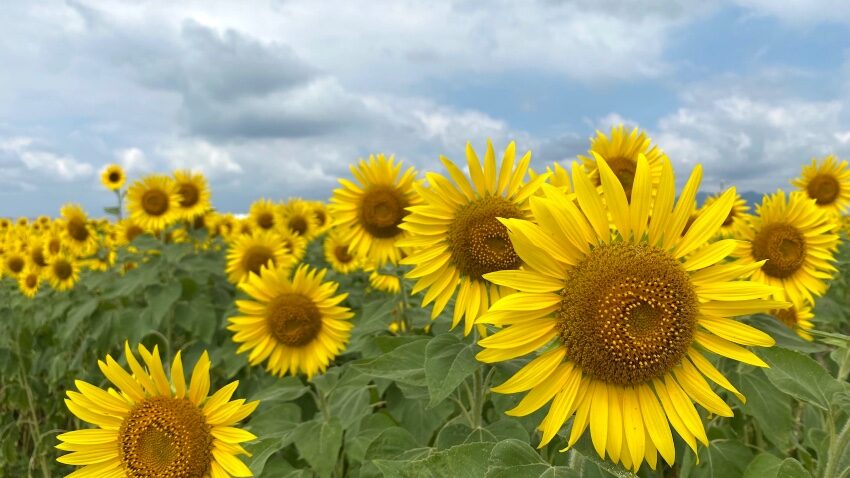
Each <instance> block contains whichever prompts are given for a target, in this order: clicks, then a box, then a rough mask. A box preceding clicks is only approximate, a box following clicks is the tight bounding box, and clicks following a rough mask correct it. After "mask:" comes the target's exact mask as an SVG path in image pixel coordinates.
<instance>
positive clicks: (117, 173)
mask: <svg viewBox="0 0 850 478" xmlns="http://www.w3.org/2000/svg"><path fill="white" fill-rule="evenodd" d="M125 181H127V174H125V173H124V168H122V167H121V166H119V165H117V164H109V165H107V166H106V167H105V168H103V171H102V172H101V173H100V184H103V187H105V188H106V189H109V190H110V191H117V190H119V189H121V187H122V186H124V182H125Z"/></svg>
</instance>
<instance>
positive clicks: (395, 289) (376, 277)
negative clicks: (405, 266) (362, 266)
mask: <svg viewBox="0 0 850 478" xmlns="http://www.w3.org/2000/svg"><path fill="white" fill-rule="evenodd" d="M368 272H369V285H371V286H372V288H373V289H376V290H380V291H382V292H388V293H390V294H398V293H399V292H401V281H400V280H399V278H398V276H397V275H393V274H383V273H381V272H380V271H378V270H376V269H370V270H368Z"/></svg>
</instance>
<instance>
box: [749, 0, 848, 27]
mask: <svg viewBox="0 0 850 478" xmlns="http://www.w3.org/2000/svg"><path fill="white" fill-rule="evenodd" d="M733 3H736V4H738V5H740V6H742V7H745V8H748V9H750V10H751V11H752V12H753V13H754V14H756V15H761V16H772V17H776V18H779V19H780V20H782V21H783V22H785V23H788V24H793V25H799V26H804V25H805V26H809V25H812V24H814V23H819V22H830V23H831V22H843V23H847V22H850V3H848V2H847V1H845V0H781V1H777V0H733Z"/></svg>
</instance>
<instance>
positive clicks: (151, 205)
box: [142, 189, 168, 216]
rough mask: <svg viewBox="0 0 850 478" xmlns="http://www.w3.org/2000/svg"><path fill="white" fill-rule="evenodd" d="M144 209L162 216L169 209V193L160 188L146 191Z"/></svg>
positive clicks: (143, 196) (143, 201) (143, 198)
mask: <svg viewBox="0 0 850 478" xmlns="http://www.w3.org/2000/svg"><path fill="white" fill-rule="evenodd" d="M142 209H144V210H145V212H146V213H148V214H150V215H151V216H162V215H163V214H165V213H166V211H168V194H166V193H165V191H162V190H159V189H151V190H149V191H145V193H144V194H143V195H142Z"/></svg>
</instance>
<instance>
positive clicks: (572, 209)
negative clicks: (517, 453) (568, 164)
mask: <svg viewBox="0 0 850 478" xmlns="http://www.w3.org/2000/svg"><path fill="white" fill-rule="evenodd" d="M572 173H573V180H574V187H575V190H576V199H577V201H575V202H574V201H573V199H572V198H568V197H567V196H566V195H565V194H563V193H562V192H560V191H559V190H557V189H556V188H554V187H551V186H549V185H544V188H545V191H546V196H545V197H532V198H531V200H530V202H531V209H532V212H533V214H534V219H535V220H536V222H537V224H535V223H533V222H531V221H528V220H524V219H516V218H514V219H502V222H503V223H504V224H505V225H506V226H507V229H508V235H509V237H510V240H511V243H512V244H513V246H514V248H515V250H516V254H517V255H518V256H519V257H520V258H521V259H522V261H523V262H524V263H525V266H524V268H523V269H522V270H507V271H499V272H493V273H490V274H487V275H485V278H486V279H488V280H490V281H491V282H493V283H495V284H499V285H502V286H505V287H511V288H514V289H517V290H518V291H519V292H518V293H515V294H512V295H508V296H506V297H503V298H502V299H501V300H499V301H498V302H496V303H495V304H493V305H492V306H491V307H490V310H489V312H487V313H486V314H484V315H483V316H481V317H480V318H479V322H480V323H483V324H490V325H495V326H499V327H502V328H500V329H498V330H494V332H495V333H494V334H493V335H491V336H489V337H487V338H484V339H482V340H480V342H479V345H481V346H482V347H484V350H483V351H481V352H480V353H478V355H477V358H478V359H479V360H481V361H484V362H488V363H492V362H499V361H505V360H511V359H514V358H516V357H519V356H522V355H526V354H529V353H533V352H534V351H540V352H541V353H540V354H539V355H537V356H536V357H535V358H534V359H533V360H532V361H531V362H529V363H528V364H527V365H525V366H524V367H523V368H521V369H520V370H519V371H518V372H517V373H516V374H514V376H513V377H511V378H510V379H509V380H508V381H506V382H505V383H503V384H502V385H500V386H498V387H495V388H494V389H493V390H494V391H495V392H498V393H518V392H526V391H527V392H528V393H527V394H526V395H525V397H524V398H523V399H522V400H521V401H520V402H519V404H518V405H517V406H516V407H514V408H513V409H511V410H509V411H508V412H507V413H508V414H510V415H520V416H522V415H528V414H530V413H533V412H535V411H536V410H538V409H540V408H541V407H543V406H544V405H546V404H547V403H549V402H550V401H551V405H550V406H549V410H548V413H547V414H546V417H545V418H544V419H543V421H542V423H541V425H540V429H541V430H542V438H541V441H540V446H543V445H546V444H547V443H549V441H551V440H552V438H553V437H554V436H555V435H556V434H557V433H558V431H559V430H560V429H561V427H562V426H563V424H564V423H565V422H566V421H567V419H568V418H569V417H570V416H572V415H575V418H574V420H573V421H572V427H571V430H570V433H569V438H568V441H567V446H568V447H570V446H572V445H573V444H575V443H576V441H577V440H578V439H579V437H581V435H582V434H583V433H584V431H585V430H586V428H587V427H588V425H589V427H590V436H591V441H592V443H593V446H594V448H595V449H596V451H597V453H598V454H599V455H600V456H602V457H604V456H605V455H607V456H608V457H609V458H610V459H611V460H612V461H614V462H621V463H622V464H623V465H624V466H625V467H626V468H630V469H633V470H637V469H638V468H639V467H640V465H641V463H642V462H643V461H644V459H645V460H646V461H647V462H648V463H649V465H650V466H651V467H652V468H654V467H655V465H656V461H657V455H658V454H659V453H660V454H661V456H662V457H663V458H664V460H665V461H666V462H667V463H670V464H672V463H673V462H674V460H675V450H674V446H673V437H672V433H671V431H670V426H671V425H672V427H673V429H675V430H676V431H677V432H678V434H679V435H680V436H681V437H682V439H683V440H684V441H685V443H687V444H688V445H689V446H690V447H691V448H692V449H694V450H695V451H696V446H697V445H696V442H697V441H700V442H702V443H703V444H707V443H708V439H707V437H706V433H705V429H704V427H703V424H702V421H701V419H700V415H699V413H698V412H697V410H696V408H695V407H694V405H693V403H692V402H693V401H695V402H697V403H698V404H700V405H701V406H702V407H703V408H705V409H706V410H708V411H709V412H711V413H713V414H716V415H721V416H732V410H731V408H730V407H729V406H728V405H727V404H726V403H725V402H724V401H723V400H722V399H721V398H720V397H719V396H718V395H716V394H715V392H714V391H712V389H711V387H710V386H709V384H708V383H707V382H706V380H705V377H707V378H708V379H710V380H711V381H713V382H715V383H716V384H718V385H720V386H721V387H723V388H725V389H727V390H729V391H731V392H732V393H734V394H735V395H736V396H738V397H740V398H741V399H742V400H743V396H742V395H741V394H740V393H739V392H738V391H737V390H736V389H735V388H734V387H733V386H732V385H731V384H730V383H729V381H728V380H727V379H726V378H725V377H724V376H723V375H722V374H721V373H720V372H719V371H718V370H717V369H716V368H714V366H713V365H712V364H711V362H710V361H709V360H708V359H707V358H706V356H705V355H706V353H707V352H713V353H715V354H719V355H721V356H725V357H729V358H732V359H735V360H739V361H741V362H745V363H748V364H751V365H756V366H762V367H763V366H766V364H765V363H764V362H763V361H762V360H761V359H759V358H758V357H757V356H756V355H755V354H754V353H752V352H751V351H749V350H747V349H746V348H743V347H741V346H740V345H756V346H771V345H773V343H774V341H773V339H772V338H771V337H770V336H768V335H767V334H765V333H763V332H761V331H759V330H757V329H754V328H753V327H750V326H748V325H745V324H743V323H740V322H738V321H736V320H733V319H731V318H729V317H735V316H741V315H747V314H751V313H754V312H758V311H765V310H767V309H771V308H776V307H784V306H786V305H787V303H785V302H777V301H771V300H762V298H764V297H767V296H769V295H770V294H771V293H772V292H773V290H774V288H772V287H770V286H767V285H765V284H761V283H759V282H751V281H744V280H736V279H737V278H739V277H741V276H742V275H746V274H747V273H748V272H751V271H752V270H753V269H754V268H757V267H758V266H759V265H760V264H751V265H749V266H740V265H735V264H728V263H725V262H724V259H725V258H726V257H727V256H728V255H729V254H730V253H731V252H732V249H733V248H734V247H735V245H736V244H735V241H734V240H722V241H717V242H714V243H711V244H708V243H707V242H708V241H709V240H710V239H711V238H712V237H714V236H715V234H716V233H717V231H718V229H719V228H720V226H721V224H722V223H723V221H724V220H725V218H726V216H727V215H728V214H729V209H730V208H731V207H732V203H733V201H734V197H735V192H734V190H729V191H727V192H726V193H725V194H724V195H723V196H722V197H721V198H720V199H718V200H717V202H716V203H715V204H714V205H712V206H711V207H709V208H707V209H705V210H704V211H702V213H701V214H700V215H699V217H698V218H697V219H696V220H695V221H694V223H693V224H692V226H691V228H690V230H689V231H688V232H687V233H686V234H685V235H684V236H682V235H681V231H682V228H683V227H684V226H685V222H686V221H687V219H688V215H689V213H690V212H691V211H692V210H693V208H694V200H695V195H696V192H697V188H698V186H699V182H700V179H701V169H700V167H699V166H697V169H696V170H695V171H694V173H693V174H692V175H691V178H690V180H689V181H688V183H687V185H686V186H685V189H684V191H682V193H681V195H680V196H679V200H678V202H677V203H676V205H675V207H674V204H673V202H674V197H675V190H674V179H673V171H672V167H671V166H670V163H669V161H667V160H666V159H664V160H662V168H661V181H660V185H659V189H658V191H657V195H654V194H653V191H652V186H651V177H650V176H651V175H650V171H649V164H648V162H647V160H646V159H645V158H643V156H642V155H641V156H640V157H639V159H638V164H637V167H636V169H635V181H634V186H633V188H632V197H631V202H629V201H628V200H627V199H626V194H625V192H624V190H623V187H622V185H621V184H620V182H619V181H618V180H617V176H616V175H615V174H614V172H613V171H612V170H611V168H609V167H608V166H607V164H606V163H605V161H604V160H603V161H600V162H599V173H600V177H601V183H602V188H601V191H599V190H597V188H596V187H595V186H594V184H593V182H592V180H591V179H590V177H588V175H587V174H586V173H585V172H584V171H583V170H582V169H581V167H580V166H579V165H578V164H577V163H574V164H573V170H572ZM653 197H654V202H653ZM650 210H652V216H651V218H650V214H649V213H650ZM609 214H610V217H611V218H612V219H613V223H614V225H615V227H614V228H611V227H609V220H608V218H609ZM538 224H539V225H538Z"/></svg>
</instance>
